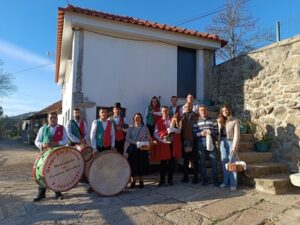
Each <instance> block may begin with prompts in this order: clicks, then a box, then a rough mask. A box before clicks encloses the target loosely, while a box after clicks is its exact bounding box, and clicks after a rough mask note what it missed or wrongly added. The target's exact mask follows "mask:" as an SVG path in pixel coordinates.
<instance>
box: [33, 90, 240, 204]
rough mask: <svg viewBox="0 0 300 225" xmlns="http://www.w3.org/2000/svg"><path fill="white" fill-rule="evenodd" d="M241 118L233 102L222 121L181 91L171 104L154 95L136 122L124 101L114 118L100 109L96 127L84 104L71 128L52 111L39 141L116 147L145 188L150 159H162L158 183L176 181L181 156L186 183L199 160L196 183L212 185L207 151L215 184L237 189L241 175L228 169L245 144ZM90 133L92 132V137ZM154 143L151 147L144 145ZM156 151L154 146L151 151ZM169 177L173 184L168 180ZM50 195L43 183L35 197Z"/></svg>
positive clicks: (51, 144)
mask: <svg viewBox="0 0 300 225" xmlns="http://www.w3.org/2000/svg"><path fill="white" fill-rule="evenodd" d="M239 135H240V132H239V122H238V120H237V119H234V118H233V117H232V112H231V109H230V107H229V106H227V105H224V106H222V107H221V109H220V113H219V116H218V118H217V120H214V119H212V118H210V117H208V111H207V108H206V106H205V105H197V104H194V103H193V96H192V95H191V94H189V95H188V96H187V98H186V103H185V104H184V105H183V106H179V105H177V96H172V97H171V106H162V107H161V106H160V102H159V99H158V98H157V97H155V96H154V97H153V98H152V99H151V101H150V104H149V106H148V107H147V109H146V112H145V116H144V118H143V116H142V114H141V113H139V112H136V113H135V114H134V115H133V118H132V121H131V124H130V126H129V127H128V125H127V124H126V123H125V119H124V117H123V116H122V115H121V104H120V103H115V104H114V106H113V116H111V117H108V110H107V108H100V110H99V118H98V119H96V120H94V121H93V123H92V125H91V131H90V132H88V129H87V124H86V123H85V122H84V121H83V120H82V119H81V114H80V109H79V108H75V109H74V110H73V119H71V120H70V121H68V123H67V126H66V129H65V128H64V127H63V126H62V125H58V124H57V114H56V113H55V112H53V113H49V115H48V125H45V126H43V127H41V128H40V129H39V132H38V135H37V137H36V140H35V144H36V146H37V147H38V148H39V149H40V150H44V149H47V148H53V147H57V146H63V145H67V144H69V145H77V144H86V143H89V139H90V143H91V147H92V149H93V155H94V156H96V155H97V154H98V153H99V152H102V151H105V150H115V151H118V152H119V153H120V154H122V155H124V156H126V157H127V159H128V162H129V165H130V167H131V173H132V181H131V184H130V188H135V187H136V182H137V180H139V188H143V187H144V180H143V176H144V175H145V174H147V168H148V166H149V158H150V155H151V160H154V161H160V179H159V182H158V186H159V187H161V186H165V185H167V184H168V185H174V183H173V174H174V171H175V167H176V159H180V158H183V161H184V163H183V179H182V182H189V162H190V161H191V162H192V164H193V179H192V183H194V184H196V183H198V182H199V174H200V175H201V181H202V185H204V186H206V185H208V176H207V168H206V163H205V161H206V155H207V154H208V156H209V159H210V162H211V168H212V179H213V184H214V185H215V186H219V187H220V188H225V187H230V189H231V190H236V186H237V174H236V173H235V172H229V171H227V170H226V163H228V162H235V161H236V153H237V151H238V145H239ZM89 136H90V137H89ZM139 142H148V143H149V146H148V148H147V150H144V149H143V148H142V147H141V146H139V145H138V143H139ZM216 143H219V148H220V151H221V162H222V169H223V178H224V179H223V183H222V184H219V182H218V174H217V158H216V151H217V148H216ZM148 150H150V151H148ZM166 178H167V183H166ZM45 197H46V188H45V187H39V192H38V195H37V197H36V198H34V201H39V200H41V199H43V198H45ZM55 197H56V198H57V199H62V198H63V195H62V194H61V193H60V192H55Z"/></svg>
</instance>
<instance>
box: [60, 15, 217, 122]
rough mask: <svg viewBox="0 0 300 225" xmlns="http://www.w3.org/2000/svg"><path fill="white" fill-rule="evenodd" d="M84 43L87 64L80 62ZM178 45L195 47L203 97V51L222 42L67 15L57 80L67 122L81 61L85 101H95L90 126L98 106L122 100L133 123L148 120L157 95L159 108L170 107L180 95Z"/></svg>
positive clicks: (200, 96)
mask: <svg viewBox="0 0 300 225" xmlns="http://www.w3.org/2000/svg"><path fill="white" fill-rule="evenodd" d="M72 28H75V30H72ZM80 33H81V36H80ZM82 34H83V35H82ZM80 38H83V40H82V39H81V40H80ZM80 41H81V42H80ZM82 41H83V42H82ZM82 44H83V60H82V61H81V62H79V61H78V60H79V57H80V56H79V52H80V51H82V49H80V47H82V46H80V45H82ZM178 46H182V47H188V48H194V49H196V52H197V53H196V57H197V59H196V60H197V63H196V65H197V68H196V81H197V84H196V93H197V96H196V97H197V99H203V96H204V92H203V82H204V66H203V50H202V49H212V50H214V49H216V48H219V47H220V43H219V42H216V41H210V40H207V39H200V38H197V37H193V36H188V35H183V34H177V33H174V32H168V31H161V30H158V29H150V28H147V27H142V26H137V25H132V24H125V23H119V22H116V21H110V20H104V19H99V18H92V17H88V16H83V15H78V14H74V13H69V12H68V13H66V15H65V23H64V33H63V42H62V53H61V64H60V70H59V81H58V82H59V83H60V84H61V87H62V104H63V107H62V108H63V112H62V115H63V117H64V119H63V121H64V124H66V121H67V120H68V119H70V116H71V112H72V110H73V108H74V107H75V106H74V95H73V93H75V92H76V79H77V74H78V71H77V70H78V63H82V85H81V92H82V93H83V96H84V101H88V102H94V103H95V106H94V107H91V108H85V114H86V120H87V123H88V124H89V125H91V123H92V121H93V120H94V119H95V118H96V107H97V106H112V105H113V104H114V103H115V102H120V103H121V104H122V107H125V108H126V118H127V121H128V122H129V121H131V118H132V115H133V114H134V113H135V112H140V113H142V115H143V116H144V112H145V109H146V107H147V106H148V105H149V103H150V99H151V98H152V97H153V96H157V97H160V99H161V105H170V97H171V96H172V95H177V47H178Z"/></svg>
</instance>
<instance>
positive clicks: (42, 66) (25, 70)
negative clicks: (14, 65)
mask: <svg viewBox="0 0 300 225" xmlns="http://www.w3.org/2000/svg"><path fill="white" fill-rule="evenodd" d="M54 64H55V63H50V64H44V65H39V66H35V67H30V68H27V69H23V70H19V71H16V72H13V73H9V74H12V75H14V74H17V73H24V72H28V71H32V70H36V69H40V68H44V67H48V66H52V65H54Z"/></svg>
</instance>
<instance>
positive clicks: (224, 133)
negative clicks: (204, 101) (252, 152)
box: [217, 105, 240, 191]
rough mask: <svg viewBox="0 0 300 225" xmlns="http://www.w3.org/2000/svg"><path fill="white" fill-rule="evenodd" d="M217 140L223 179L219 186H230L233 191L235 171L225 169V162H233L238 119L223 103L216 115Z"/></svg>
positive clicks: (235, 183) (236, 146)
mask: <svg viewBox="0 0 300 225" xmlns="http://www.w3.org/2000/svg"><path fill="white" fill-rule="evenodd" d="M217 121H218V128H219V137H220V139H219V141H220V150H221V161H222V169H223V177H224V181H223V183H222V184H221V185H220V188H225V187H228V186H230V190H232V191H235V190H236V186H237V173H236V172H229V171H227V170H226V167H225V165H226V163H228V162H235V161H236V154H237V151H238V146H239V140H240V124H239V121H238V120H237V119H235V118H233V117H232V112H231V109H230V107H229V106H228V105H223V106H222V107H221V109H220V114H219V116H218V119H217Z"/></svg>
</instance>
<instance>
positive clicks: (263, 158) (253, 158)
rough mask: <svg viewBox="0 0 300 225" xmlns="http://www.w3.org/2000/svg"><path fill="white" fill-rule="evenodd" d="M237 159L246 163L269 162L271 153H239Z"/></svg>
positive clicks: (271, 156)
mask: <svg viewBox="0 0 300 225" xmlns="http://www.w3.org/2000/svg"><path fill="white" fill-rule="evenodd" d="M238 155H239V159H240V160H242V161H245V162H246V163H247V164H248V163H261V162H262V163H263V162H271V161H272V158H273V152H239V153H238Z"/></svg>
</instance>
